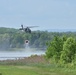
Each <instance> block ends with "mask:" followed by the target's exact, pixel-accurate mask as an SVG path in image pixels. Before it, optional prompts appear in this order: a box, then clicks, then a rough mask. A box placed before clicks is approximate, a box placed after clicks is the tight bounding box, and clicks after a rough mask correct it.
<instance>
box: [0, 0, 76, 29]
mask: <svg viewBox="0 0 76 75" xmlns="http://www.w3.org/2000/svg"><path fill="white" fill-rule="evenodd" d="M21 24H23V25H24V26H39V27H37V28H34V29H40V30H43V29H76V0H0V27H10V28H20V25H21Z"/></svg>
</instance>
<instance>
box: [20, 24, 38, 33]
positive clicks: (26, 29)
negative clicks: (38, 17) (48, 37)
mask: <svg viewBox="0 0 76 75" xmlns="http://www.w3.org/2000/svg"><path fill="white" fill-rule="evenodd" d="M21 27H22V28H20V29H19V30H23V31H25V32H26V33H31V29H30V28H33V27H38V26H30V27H26V28H24V27H23V24H22V25H21Z"/></svg>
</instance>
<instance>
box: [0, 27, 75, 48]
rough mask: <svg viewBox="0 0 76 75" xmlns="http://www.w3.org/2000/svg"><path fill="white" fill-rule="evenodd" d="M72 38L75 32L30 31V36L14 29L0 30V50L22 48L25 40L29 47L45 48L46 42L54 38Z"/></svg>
mask: <svg viewBox="0 0 76 75" xmlns="http://www.w3.org/2000/svg"><path fill="white" fill-rule="evenodd" d="M63 35H64V36H66V37H69V36H73V37H76V33H75V32H62V33H59V32H48V31H32V33H31V34H29V33H25V32H22V31H20V30H18V29H14V28H4V27H1V28H0V49H7V48H24V44H25V40H29V46H30V47H36V48H47V45H46V44H47V42H49V41H52V39H53V38H54V37H55V36H59V37H62V36H63Z"/></svg>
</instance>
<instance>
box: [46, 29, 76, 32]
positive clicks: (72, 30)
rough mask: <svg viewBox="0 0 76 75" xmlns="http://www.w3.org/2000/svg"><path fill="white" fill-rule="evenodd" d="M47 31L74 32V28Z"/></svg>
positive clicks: (49, 30) (75, 30)
mask: <svg viewBox="0 0 76 75" xmlns="http://www.w3.org/2000/svg"><path fill="white" fill-rule="evenodd" d="M46 31H48V32H76V29H48V30H46Z"/></svg>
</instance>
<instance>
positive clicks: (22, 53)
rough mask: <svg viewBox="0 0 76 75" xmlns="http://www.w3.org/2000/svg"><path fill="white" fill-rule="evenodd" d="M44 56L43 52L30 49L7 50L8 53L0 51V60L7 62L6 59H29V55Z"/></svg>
mask: <svg viewBox="0 0 76 75" xmlns="http://www.w3.org/2000/svg"><path fill="white" fill-rule="evenodd" d="M42 54H45V51H44V50H38V49H36V50H35V49H30V48H25V49H22V50H14V51H13V50H12V51H11V50H9V51H5V50H4V51H0V60H7V59H16V58H22V57H29V56H31V55H42Z"/></svg>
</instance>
